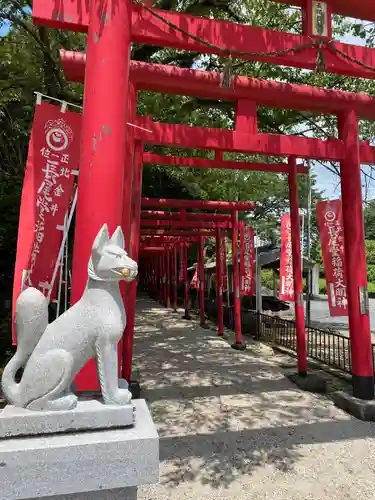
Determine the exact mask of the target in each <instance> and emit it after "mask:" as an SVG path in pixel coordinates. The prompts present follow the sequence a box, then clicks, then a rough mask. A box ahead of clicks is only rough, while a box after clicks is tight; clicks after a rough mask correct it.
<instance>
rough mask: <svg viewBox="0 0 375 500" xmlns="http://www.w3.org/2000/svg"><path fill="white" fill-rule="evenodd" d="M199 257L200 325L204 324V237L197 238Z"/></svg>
mask: <svg viewBox="0 0 375 500" xmlns="http://www.w3.org/2000/svg"><path fill="white" fill-rule="evenodd" d="M198 252H199V258H198V262H197V265H198V280H199V314H200V326H204V325H205V323H206V314H205V312H204V289H205V283H204V239H203V238H200V239H199V247H198Z"/></svg>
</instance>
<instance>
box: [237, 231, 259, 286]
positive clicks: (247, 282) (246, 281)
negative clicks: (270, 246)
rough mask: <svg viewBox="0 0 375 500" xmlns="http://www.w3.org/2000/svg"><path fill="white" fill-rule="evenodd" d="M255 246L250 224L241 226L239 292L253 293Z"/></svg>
mask: <svg viewBox="0 0 375 500" xmlns="http://www.w3.org/2000/svg"><path fill="white" fill-rule="evenodd" d="M254 267H255V247H254V230H253V228H252V227H250V226H245V227H242V228H241V233H240V294H241V295H254V290H255V286H254V276H255V272H254Z"/></svg>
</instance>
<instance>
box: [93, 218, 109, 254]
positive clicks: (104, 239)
mask: <svg viewBox="0 0 375 500" xmlns="http://www.w3.org/2000/svg"><path fill="white" fill-rule="evenodd" d="M108 239H109V235H108V226H107V224H104V225H103V227H102V228H101V229H100V231H99V232H98V234H97V235H96V238H95V240H94V243H93V245H92V250H93V252H97V253H99V252H100V251H101V250H102V249H103V247H104V245H105V244H106V243H108Z"/></svg>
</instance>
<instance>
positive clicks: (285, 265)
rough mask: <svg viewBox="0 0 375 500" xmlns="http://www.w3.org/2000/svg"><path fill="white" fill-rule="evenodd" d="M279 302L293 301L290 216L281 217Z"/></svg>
mask: <svg viewBox="0 0 375 500" xmlns="http://www.w3.org/2000/svg"><path fill="white" fill-rule="evenodd" d="M279 297H280V300H285V301H287V302H293V301H294V281H293V261H292V232H291V225H290V214H284V215H283V216H282V217H281V250H280V294H279Z"/></svg>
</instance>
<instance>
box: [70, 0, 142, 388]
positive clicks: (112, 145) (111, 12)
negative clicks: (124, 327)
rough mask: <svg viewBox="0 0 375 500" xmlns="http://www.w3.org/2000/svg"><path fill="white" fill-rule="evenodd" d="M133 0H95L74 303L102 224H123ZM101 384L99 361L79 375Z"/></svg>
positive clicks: (81, 381)
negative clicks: (97, 365)
mask: <svg viewBox="0 0 375 500" xmlns="http://www.w3.org/2000/svg"><path fill="white" fill-rule="evenodd" d="M131 5H132V2H131V0H121V2H118V1H117V0H107V1H106V2H105V3H103V2H101V1H100V0H90V14H89V27H88V37H87V63H86V75H85V94H84V106H83V117H82V118H83V119H82V136H81V137H82V139H81V140H82V146H81V160H80V171H79V183H78V192H79V196H78V204H77V218H76V231H75V241H74V256H73V282H72V299H71V301H72V303H75V302H77V301H78V300H79V299H80V297H81V295H82V293H83V291H84V289H85V286H86V281H87V263H88V260H89V257H90V252H91V246H92V243H93V241H94V238H95V236H96V234H97V232H98V231H99V229H100V227H101V226H102V225H103V224H105V223H107V224H108V228H109V231H110V233H112V232H113V231H114V230H115V229H116V227H117V226H121V222H122V208H123V206H122V205H123V178H124V165H125V160H126V158H125V153H126V140H127V125H126V123H127V114H128V113H127V112H128V88H129V85H128V81H129V63H130V34H131V33H130V30H131ZM76 384H77V387H78V390H96V389H98V387H99V386H98V380H97V376H96V368H95V364H94V362H90V363H89V364H88V365H86V367H84V368H83V369H82V370H81V372H80V373H79V374H78V377H77V378H76Z"/></svg>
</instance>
